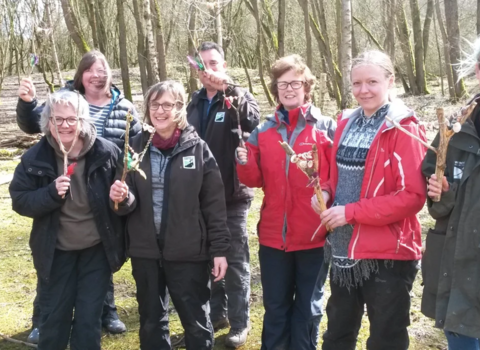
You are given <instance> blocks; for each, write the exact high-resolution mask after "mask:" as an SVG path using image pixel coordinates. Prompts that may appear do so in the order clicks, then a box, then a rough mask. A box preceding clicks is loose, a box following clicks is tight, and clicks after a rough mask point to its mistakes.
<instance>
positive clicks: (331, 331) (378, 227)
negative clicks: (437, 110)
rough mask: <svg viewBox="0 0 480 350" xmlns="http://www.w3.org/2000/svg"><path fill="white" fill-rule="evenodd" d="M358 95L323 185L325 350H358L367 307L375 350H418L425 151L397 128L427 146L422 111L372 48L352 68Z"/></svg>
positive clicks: (341, 125)
mask: <svg viewBox="0 0 480 350" xmlns="http://www.w3.org/2000/svg"><path fill="white" fill-rule="evenodd" d="M344 74H350V75H351V81H352V92H353V96H354V97H355V99H356V100H357V102H358V104H359V105H360V106H359V107H358V108H356V109H353V110H344V111H343V112H342V114H341V115H340V116H339V117H338V120H339V121H338V129H337V132H336V134H335V139H334V141H333V149H332V158H331V163H330V179H329V180H328V181H325V182H324V183H323V184H322V189H323V190H324V191H323V195H324V199H325V201H326V202H333V204H332V206H331V208H329V209H327V210H325V211H323V212H322V213H320V208H319V207H318V205H317V204H316V203H317V201H316V198H315V200H314V198H312V205H313V207H314V208H315V210H317V211H318V212H319V213H320V215H321V219H322V224H323V227H322V231H323V233H325V232H326V230H329V231H330V232H331V233H330V234H329V235H328V236H327V242H326V244H325V257H326V261H328V262H329V263H330V266H331V269H330V290H331V296H330V298H329V300H328V303H327V318H328V325H327V331H326V332H325V333H324V334H323V344H322V349H323V350H354V349H355V348H356V345H357V338H358V332H359V329H360V326H361V322H362V317H363V315H364V313H365V306H366V310H367V313H368V319H369V322H370V335H369V338H368V340H367V349H369V350H385V349H389V350H405V349H408V346H409V338H408V332H407V327H408V325H409V324H410V318H409V317H410V291H411V290H412V285H413V281H414V280H415V276H416V274H417V264H418V260H419V259H420V257H421V254H422V253H421V249H422V230H421V226H420V222H419V221H418V219H417V217H416V214H417V213H418V212H419V211H420V210H421V209H422V207H423V205H424V203H425V199H426V190H425V187H426V186H425V185H426V184H425V178H424V177H423V175H422V172H421V164H422V160H423V157H424V155H425V149H424V147H423V146H422V145H421V144H420V143H419V142H418V141H416V140H414V139H413V138H411V137H410V136H408V135H406V134H405V133H403V132H401V131H400V130H398V129H396V128H395V127H394V126H393V125H392V123H391V122H390V121H389V119H390V120H393V121H395V122H397V123H399V124H401V125H402V126H403V127H404V128H405V129H407V130H408V131H409V132H410V133H412V134H414V135H416V136H417V137H419V138H423V139H424V140H425V133H424V131H423V129H422V127H421V126H420V125H419V123H418V120H417V118H416V117H415V112H414V111H413V110H411V109H410V108H408V107H407V106H405V105H404V104H403V102H402V101H401V100H398V99H393V98H392V96H391V90H392V88H393V86H394V83H395V76H394V69H393V64H392V61H391V60H390V57H388V56H387V55H386V54H385V53H383V52H380V51H366V52H364V53H362V54H361V55H359V56H358V57H356V58H355V59H354V60H353V62H352V70H351V72H344Z"/></svg>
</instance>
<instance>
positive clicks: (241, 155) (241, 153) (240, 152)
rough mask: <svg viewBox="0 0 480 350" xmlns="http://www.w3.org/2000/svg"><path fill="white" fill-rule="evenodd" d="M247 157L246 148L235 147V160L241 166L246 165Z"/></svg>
mask: <svg viewBox="0 0 480 350" xmlns="http://www.w3.org/2000/svg"><path fill="white" fill-rule="evenodd" d="M247 155H248V151H247V149H246V148H243V147H237V158H238V160H239V161H240V162H241V163H243V164H245V163H247V161H248V157H247Z"/></svg>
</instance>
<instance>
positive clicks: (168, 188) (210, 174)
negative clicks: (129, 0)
mask: <svg viewBox="0 0 480 350" xmlns="http://www.w3.org/2000/svg"><path fill="white" fill-rule="evenodd" d="M185 103H186V96H185V91H184V89H183V86H182V85H181V84H180V83H178V82H175V81H163V82H161V83H158V84H155V85H154V86H152V87H151V88H150V89H149V90H148V92H147V94H146V96H145V107H144V110H145V122H146V123H147V124H149V125H151V126H152V127H153V129H154V130H151V131H152V132H154V135H153V138H152V139H151V140H152V143H151V144H149V140H150V137H151V134H150V131H148V130H144V131H143V133H141V134H139V135H137V136H135V137H134V138H133V139H132V140H131V143H130V145H131V147H132V148H133V149H134V150H135V151H137V152H140V151H142V150H144V149H146V153H145V157H144V158H143V160H142V161H141V163H140V170H142V172H143V173H144V174H145V175H146V179H145V178H144V177H143V176H142V174H141V172H138V171H135V172H129V173H128V175H127V179H126V183H122V182H121V181H119V179H120V178H121V175H122V168H123V163H122V164H119V169H120V170H119V171H118V172H117V176H116V178H117V181H115V183H114V184H113V185H112V187H111V190H110V198H111V200H112V202H111V205H112V206H113V201H116V202H119V209H118V214H119V215H126V216H127V242H128V243H127V252H128V256H130V257H131V260H132V274H133V277H134V278H135V282H136V285H137V301H138V310H139V313H140V345H141V348H142V350H162V349H165V350H170V349H171V344H170V337H169V330H168V294H169V295H170V296H171V298H172V301H173V304H174V305H175V309H176V310H177V312H178V315H179V317H180V321H181V322H182V326H183V328H184V329H185V343H186V347H187V349H191V350H210V349H212V348H213V327H212V324H211V322H210V316H209V308H210V307H209V299H210V283H209V281H210V279H209V261H210V260H213V269H212V271H211V273H212V274H213V275H214V276H215V281H218V280H221V279H222V278H223V277H224V276H225V272H226V269H227V260H226V258H225V256H226V253H227V251H228V250H229V248H230V243H229V242H230V233H229V231H228V228H227V223H226V209H225V196H224V194H223V193H224V192H223V182H222V178H221V175H220V171H219V169H218V166H217V163H216V161H215V158H214V157H213V155H212V153H211V152H210V150H209V148H208V146H207V144H206V143H205V142H204V141H203V140H201V139H200V137H199V136H198V134H197V133H196V132H195V129H194V128H193V127H192V126H191V125H189V124H188V123H187V119H186V109H185ZM146 147H147V148H146ZM167 289H168V294H167Z"/></svg>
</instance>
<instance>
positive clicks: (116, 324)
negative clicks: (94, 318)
mask: <svg viewBox="0 0 480 350" xmlns="http://www.w3.org/2000/svg"><path fill="white" fill-rule="evenodd" d="M103 327H105V329H106V330H107V331H108V332H110V333H112V334H120V333H125V332H126V331H127V327H126V326H125V323H123V322H122V321H120V320H119V319H118V318H117V319H116V320H109V321H107V322H106V323H104V324H103Z"/></svg>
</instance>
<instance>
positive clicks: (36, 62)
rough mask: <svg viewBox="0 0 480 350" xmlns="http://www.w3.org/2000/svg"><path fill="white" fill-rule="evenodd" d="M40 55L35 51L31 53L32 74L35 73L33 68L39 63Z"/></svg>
mask: <svg viewBox="0 0 480 350" xmlns="http://www.w3.org/2000/svg"><path fill="white" fill-rule="evenodd" d="M38 61H39V57H38V56H37V55H35V54H34V53H31V54H30V62H29V63H30V74H29V75H30V76H31V75H32V73H33V69H34V68H35V66H36V65H38Z"/></svg>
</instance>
